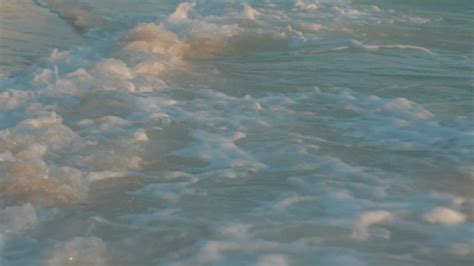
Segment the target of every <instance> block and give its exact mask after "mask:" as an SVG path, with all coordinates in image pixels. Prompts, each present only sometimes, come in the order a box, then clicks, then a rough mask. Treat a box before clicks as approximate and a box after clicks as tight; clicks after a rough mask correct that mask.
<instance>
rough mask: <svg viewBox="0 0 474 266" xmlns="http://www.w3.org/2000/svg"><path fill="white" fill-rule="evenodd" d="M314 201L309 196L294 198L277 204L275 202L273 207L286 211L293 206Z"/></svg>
mask: <svg viewBox="0 0 474 266" xmlns="http://www.w3.org/2000/svg"><path fill="white" fill-rule="evenodd" d="M312 200H314V199H313V197H310V196H294V197H288V198H285V199H283V200H281V201H279V202H277V203H276V204H275V205H274V206H273V207H274V208H276V209H286V208H289V207H291V206H293V205H295V204H298V203H302V202H308V201H312Z"/></svg>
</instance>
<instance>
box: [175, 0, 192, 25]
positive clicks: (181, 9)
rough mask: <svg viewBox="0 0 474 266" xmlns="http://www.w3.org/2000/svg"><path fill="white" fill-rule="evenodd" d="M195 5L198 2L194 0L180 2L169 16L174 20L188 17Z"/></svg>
mask: <svg viewBox="0 0 474 266" xmlns="http://www.w3.org/2000/svg"><path fill="white" fill-rule="evenodd" d="M195 5H196V3H194V2H184V3H181V4H179V5H178V6H177V7H176V10H175V11H174V13H173V14H171V15H170V16H169V19H170V20H171V21H174V22H176V21H183V20H186V19H188V13H189V11H191V9H193V7H194V6H195Z"/></svg>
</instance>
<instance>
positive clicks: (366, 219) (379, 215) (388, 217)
mask: <svg viewBox="0 0 474 266" xmlns="http://www.w3.org/2000/svg"><path fill="white" fill-rule="evenodd" d="M393 220H394V215H393V214H392V213H390V212H388V211H369V212H364V213H362V214H360V215H359V217H358V218H357V221H356V223H355V225H354V227H353V229H352V237H353V238H355V239H357V240H367V239H369V236H370V231H369V230H370V227H371V226H373V225H376V224H385V223H389V222H392V221H393Z"/></svg>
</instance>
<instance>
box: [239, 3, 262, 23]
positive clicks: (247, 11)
mask: <svg viewBox="0 0 474 266" xmlns="http://www.w3.org/2000/svg"><path fill="white" fill-rule="evenodd" d="M242 14H243V15H244V16H245V17H246V18H248V19H250V20H255V19H257V16H259V15H260V12H258V11H257V10H255V9H253V8H252V6H251V5H249V4H244V10H243V11H242Z"/></svg>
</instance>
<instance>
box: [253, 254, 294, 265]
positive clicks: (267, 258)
mask: <svg viewBox="0 0 474 266" xmlns="http://www.w3.org/2000/svg"><path fill="white" fill-rule="evenodd" d="M287 265H290V263H289V260H288V258H287V256H285V255H281V254H269V255H264V256H261V257H260V259H259V261H258V263H257V266H287Z"/></svg>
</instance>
